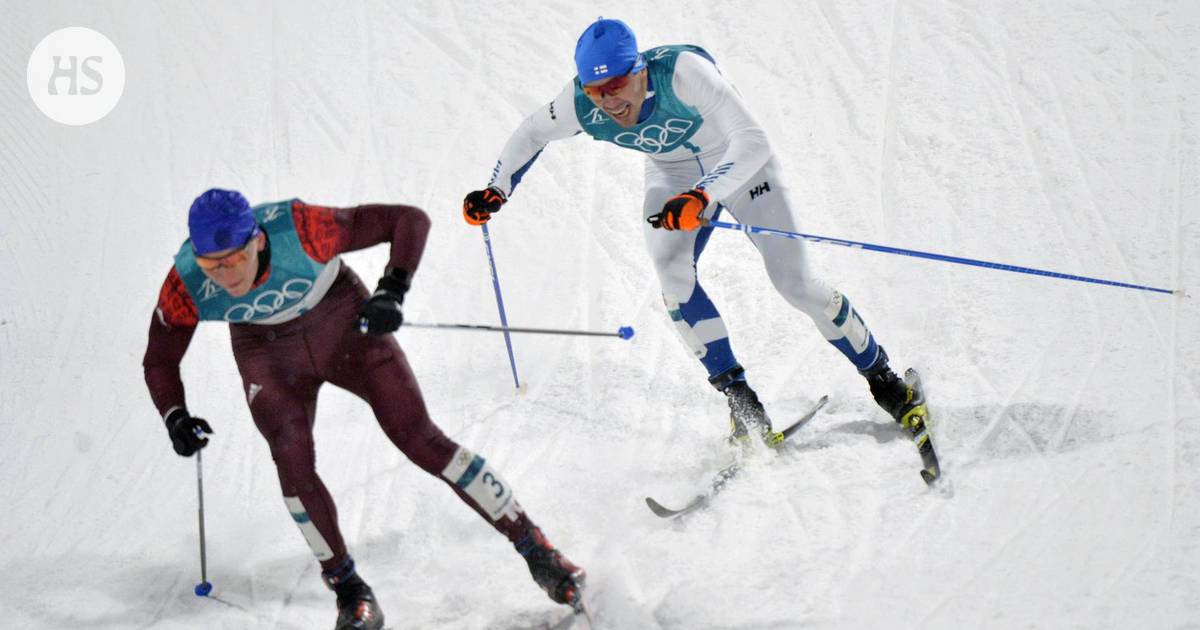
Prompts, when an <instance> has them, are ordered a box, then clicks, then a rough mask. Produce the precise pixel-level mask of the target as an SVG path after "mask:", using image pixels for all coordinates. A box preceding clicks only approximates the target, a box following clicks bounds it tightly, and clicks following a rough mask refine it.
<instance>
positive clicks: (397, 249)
mask: <svg viewBox="0 0 1200 630" xmlns="http://www.w3.org/2000/svg"><path fill="white" fill-rule="evenodd" d="M188 229H189V234H190V238H189V239H188V240H187V241H185V242H184V243H183V246H182V247H181V248H180V249H179V252H178V253H177V254H176V256H175V265H174V267H173V268H172V269H171V272H170V273H169V274H168V275H167V279H166V281H165V282H164V283H163V287H162V291H161V293H160V295H159V299H158V307H157V308H156V309H155V312H154V317H153V318H152V319H151V322H150V339H149V344H148V347H147V348H146V356H145V359H144V360H143V366H144V368H145V373H146V384H147V386H148V387H149V389H150V396H151V398H153V400H154V404H155V406H156V407H158V411H159V413H161V414H162V417H163V420H164V422H165V423H166V428H167V431H168V433H169V434H170V437H171V442H172V444H173V446H174V449H175V452H176V453H178V454H179V455H182V456H185V457H187V456H191V455H192V454H194V453H195V452H196V451H197V450H199V449H201V448H204V447H205V446H206V445H207V444H208V438H207V437H205V435H206V434H211V433H212V432H213V431H212V428H211V427H210V426H209V424H208V422H206V421H205V420H203V419H201V418H198V417H195V416H193V415H191V413H189V411H188V409H187V406H186V404H185V400H184V390H183V382H182V381H181V379H180V373H179V363H180V361H181V360H182V358H183V355H184V353H185V352H186V351H187V348H188V345H189V343H190V342H191V339H192V335H193V333H194V332H195V330H196V325H197V324H198V323H199V322H200V321H202V320H212V321H227V322H229V323H230V326H229V329H230V336H231V338H232V342H233V355H234V359H235V360H236V362H237V366H238V370H239V372H240V373H241V376H242V383H243V386H244V388H245V393H246V400H247V403H248V404H249V406H250V414H251V416H253V418H254V423H255V425H256V426H257V427H258V430H259V432H260V433H262V435H263V437H264V438H266V440H267V443H268V444H269V445H270V448H271V456H272V457H273V458H274V460H275V465H276V468H277V469H278V473H279V481H280V485H281V486H282V489H283V495H284V502H285V503H286V505H287V508H288V510H289V512H290V513H291V515H292V517H293V519H294V520H295V521H296V523H297V524H298V525H299V527H300V530H301V532H302V533H303V535H304V537H305V539H306V540H307V541H308V543H309V546H310V547H311V548H312V550H313V553H314V554H315V555H316V557H317V560H319V561H320V564H321V569H322V573H321V575H322V577H323V578H324V580H325V583H326V584H327V585H328V586H329V587H330V588H331V589H332V590H334V591H335V592H336V593H337V605H338V621H337V628H338V629H339V630H340V629H342V628H347V629H348V628H355V629H359V628H367V629H378V628H381V627H382V625H383V613H382V611H381V610H380V608H379V605H378V603H377V602H376V600H375V596H374V594H373V593H372V591H371V588H370V587H369V586H368V585H367V584H366V582H365V581H363V579H362V577H361V576H360V575H359V574H358V573H357V571H356V570H355V564H354V560H353V559H352V558H351V556H350V554H349V552H348V551H347V550H346V544H345V542H344V541H343V539H342V535H341V532H340V531H339V529H338V524H337V510H336V508H335V506H334V502H333V498H332V497H331V496H330V494H329V491H328V490H327V489H326V488H325V485H324V484H323V483H322V482H321V479H320V477H318V476H317V473H316V468H315V461H314V459H315V454H314V450H313V433H312V427H313V420H314V415H315V411H316V403H317V390H318V389H319V388H320V387H321V385H322V384H323V383H326V382H328V383H332V384H334V385H336V386H338V387H341V388H343V389H346V390H348V391H350V392H353V393H354V394H356V395H357V396H359V397H360V398H362V399H363V400H365V401H366V402H367V403H368V404H369V405H370V406H371V409H372V410H373V411H374V413H375V418H376V419H377V420H378V422H379V426H380V427H381V428H382V429H383V431H384V433H385V434H387V436H388V438H389V439H390V440H391V441H392V443H393V444H395V445H396V447H397V448H399V449H400V450H401V451H402V452H403V453H404V454H405V455H406V456H407V457H408V458H409V459H410V460H412V462H413V463H415V464H416V465H418V466H420V467H421V468H422V469H424V470H425V471H426V472H428V473H429V474H431V475H434V476H437V477H439V478H440V479H442V480H443V481H445V482H446V483H447V484H448V485H449V486H450V487H451V489H453V491H454V492H455V493H456V494H458V496H459V497H460V498H461V499H462V500H463V501H464V502H466V504H467V505H469V506H471V508H472V509H474V510H475V511H476V512H478V513H479V514H480V515H481V516H483V517H484V518H485V519H486V520H487V521H488V522H489V523H491V524H492V526H493V527H495V528H496V529H497V530H498V531H500V533H502V534H504V535H505V536H506V537H507V538H508V539H509V540H510V541H511V542H512V543H513V544H514V546H515V547H516V549H517V551H518V552H519V553H520V554H521V555H522V556H523V557H524V558H525V560H526V562H527V563H528V565H529V569H530V572H531V574H532V575H533V578H534V580H535V581H536V582H537V584H538V585H539V586H540V587H542V589H544V590H545V591H546V592H547V593H548V594H549V595H550V597H551V598H552V599H553V600H554V601H556V602H560V603H565V604H570V605H572V606H575V607H577V608H578V607H579V606H580V605H581V601H580V590H581V587H582V584H583V579H584V572H583V570H582V569H580V568H579V567H577V566H575V565H574V564H572V563H571V562H570V561H568V560H567V559H566V558H565V557H563V556H562V554H560V553H559V552H558V551H557V550H555V549H554V547H553V546H552V545H551V544H550V543H549V541H547V540H546V537H545V536H544V535H543V534H542V532H541V530H540V529H539V528H538V527H537V526H536V525H534V523H533V521H532V520H531V519H530V518H529V516H528V515H527V514H526V513H525V512H524V510H523V509H522V508H521V506H520V505H519V504H518V503H517V501H516V499H515V498H514V497H513V492H512V489H511V488H510V487H509V485H508V483H507V482H506V481H505V480H504V479H503V478H502V477H501V476H500V474H499V473H498V472H497V471H496V470H495V469H494V468H492V466H491V465H490V464H489V463H488V462H487V461H486V460H484V458H482V457H480V456H479V455H477V454H475V453H472V452H471V451H469V450H467V449H466V448H463V447H462V446H459V445H458V444H457V443H455V442H454V441H453V440H451V439H450V438H448V437H447V436H446V435H445V434H444V433H442V431H441V430H440V429H439V428H438V427H437V425H435V424H433V422H432V421H431V420H430V418H429V414H428V412H427V410H426V408H425V403H424V400H423V399H422V397H421V392H420V389H419V388H418V386H417V381H416V378H415V377H414V376H413V373H412V370H411V369H410V368H409V366H408V361H407V360H406V359H405V356H404V353H403V351H401V349H400V346H399V344H398V343H397V342H396V339H395V337H393V336H392V335H391V333H392V332H394V331H395V330H397V329H398V328H399V327H400V325H401V323H402V322H403V316H402V314H401V310H400V306H401V304H402V303H403V301H404V294H405V293H406V292H407V291H408V288H409V282H410V280H411V278H412V277H413V274H414V272H415V271H416V269H417V265H418V263H419V262H420V259H421V254H422V252H423V251H424V247H425V238H426V235H427V234H428V231H429V218H428V217H427V216H426V215H425V213H424V212H422V211H421V210H419V209H417V208H414V207H412V206H404V205H365V206H358V207H354V208H326V207H320V206H312V205H308V204H305V203H303V202H301V201H299V200H288V201H281V202H275V203H267V204H261V205H259V206H255V207H254V208H251V207H250V205H249V203H247V201H246V199H245V198H244V197H242V195H241V194H239V193H237V192H234V191H227V190H219V189H212V190H209V191H207V192H205V193H204V194H202V195H200V196H199V197H197V198H196V200H195V202H194V203H193V204H192V207H191V210H190V212H189V215H188ZM385 242H386V243H391V258H390V260H389V264H388V266H387V268H386V270H385V273H384V275H383V277H382V278H381V279H380V281H379V285H378V288H377V289H376V290H375V292H374V293H369V292H368V291H367V290H366V288H365V287H364V286H363V284H362V281H361V280H359V278H358V276H357V275H356V274H355V273H354V272H353V271H351V270H350V269H349V268H348V267H346V266H344V265H342V264H341V261H340V259H339V258H338V254H340V253H342V252H349V251H354V250H358V249H363V248H366V247H370V246H371V245H375V244H378V243H385Z"/></svg>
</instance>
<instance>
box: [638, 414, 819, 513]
mask: <svg viewBox="0 0 1200 630" xmlns="http://www.w3.org/2000/svg"><path fill="white" fill-rule="evenodd" d="M828 402H829V396H821V399H820V400H818V401H817V402H816V403H815V404H814V405H813V406H812V408H811V409H809V410H808V412H807V413H805V414H804V415H803V416H800V419H799V420H796V421H795V422H793V423H791V424H790V425H788V426H786V427H784V429H783V430H782V431H780V432H779V434H778V435H779V436H780V437H778V438H776V439H775V440H774V441H773V443H772V444H771V448H774V449H779V448H782V447H783V446H784V445H785V444H787V440H788V438H790V437H792V435H794V434H795V433H796V432H797V431H799V430H800V429H802V428H803V427H804V425H806V424H808V421H809V420H812V419H813V416H816V415H817V412H818V411H820V410H821V408H822V407H824V406H825V404H826V403H828ZM741 470H742V464H741V462H736V461H735V462H733V463H732V464H730V465H728V466H726V467H724V468H722V469H721V470H720V471H718V472H717V474H716V475H715V476H714V477H713V480H712V483H710V484H709V487H708V491H707V492H705V493H703V494H698V495H696V497H695V498H693V499H692V500H691V501H688V503H687V505H684V506H683V507H681V508H679V509H672V508H669V507H667V506H665V505H663V504H661V503H659V502H658V501H655V500H654V499H653V498H652V497H646V506H647V507H649V508H650V511H651V512H654V515H655V516H658V517H659V518H673V517H676V516H683V515H684V514H688V513H690V512H695V511H696V510H699V509H700V508H702V507H705V506H706V505H708V504H709V502H710V501H712V499H713V497H715V496H716V495H717V494H718V493H719V492H721V490H724V489H725V484H726V483H728V482H729V480H730V479H733V478H734V477H735V476H736V475H737V474H738V473H739V472H741Z"/></svg>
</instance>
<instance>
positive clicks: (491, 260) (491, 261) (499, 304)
mask: <svg viewBox="0 0 1200 630" xmlns="http://www.w3.org/2000/svg"><path fill="white" fill-rule="evenodd" d="M482 227H483V244H484V246H485V247H486V248H487V257H488V265H489V266H490V267H491V270H492V288H493V289H495V290H496V308H498V309H500V325H501V326H503V327H504V328H505V330H504V346H505V347H506V348H508V364H509V365H510V366H511V367H512V376H513V387H516V388H517V389H520V388H521V380H520V379H519V378H517V359H516V357H514V356H513V348H512V337H511V336H510V335H509V334H508V330H507V329H508V316H507V315H505V314H504V297H503V296H501V295H500V275H499V274H497V273H496V257H495V256H493V255H492V237H491V235H490V234H489V233H488V226H487V224H486V223H484V224H483V226H482Z"/></svg>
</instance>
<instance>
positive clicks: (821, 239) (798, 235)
mask: <svg viewBox="0 0 1200 630" xmlns="http://www.w3.org/2000/svg"><path fill="white" fill-rule="evenodd" d="M702 223H703V224H704V225H711V226H713V227H719V228H724V229H727V230H738V231H739V232H745V233H747V234H770V235H773V236H782V237H785V238H792V239H798V240H805V241H812V242H814V243H828V244H830V245H841V246H843V247H852V248H855V249H866V250H870V251H873V252H883V253H885V254H899V255H901V256H912V257H914V258H927V259H929V260H940V261H942V262H950V263H955V264H959V265H970V266H973V267H984V268H986V269H998V270H1000V271H1013V272H1016V273H1027V274H1032V275H1035V276H1045V277H1047V278H1058V279H1060V280H1074V281H1076V282H1090V283H1093V284H1103V285H1107V286H1111V287H1121V288H1124V289H1136V290H1139V291H1151V292H1154V293H1165V294H1167V295H1182V292H1181V291H1175V290H1172V289H1160V288H1158V287H1149V286H1144V285H1140V284H1130V283H1128V282H1117V281H1115V280H1102V279H1100V278H1089V277H1087V276H1076V275H1073V274H1069V273H1059V272H1057V271H1046V270H1044V269H1033V268H1031V267H1018V266H1017V265H1008V264H1004V263H996V262H988V261H986V260H975V259H973V258H961V257H959V256H947V255H944V254H934V253H930V252H921V251H917V250H913V249H902V248H899V247H888V246H887V245H874V244H871V243H863V242H860V241H848V240H845V239H840V238H829V237H826V236H817V235H815V234H804V233H802V232H789V231H787V230H776V229H774V228H766V227H759V226H756V225H745V224H738V223H726V222H724V221H712V220H704V221H702Z"/></svg>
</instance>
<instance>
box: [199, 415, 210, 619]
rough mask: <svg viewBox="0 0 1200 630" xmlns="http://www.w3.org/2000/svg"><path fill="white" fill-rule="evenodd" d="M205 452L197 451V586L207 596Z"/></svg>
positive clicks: (200, 592) (201, 595) (200, 594)
mask: <svg viewBox="0 0 1200 630" xmlns="http://www.w3.org/2000/svg"><path fill="white" fill-rule="evenodd" d="M197 433H199V430H197ZM203 452H204V451H203V449H201V450H198V451H196V490H197V492H198V496H199V497H200V583H199V584H197V585H196V588H195V592H196V597H206V596H208V594H209V593H211V592H212V584H210V583H209V581H208V556H207V552H206V550H205V547H204V464H203V460H202V459H201V458H200V454H201V453H203Z"/></svg>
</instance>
